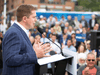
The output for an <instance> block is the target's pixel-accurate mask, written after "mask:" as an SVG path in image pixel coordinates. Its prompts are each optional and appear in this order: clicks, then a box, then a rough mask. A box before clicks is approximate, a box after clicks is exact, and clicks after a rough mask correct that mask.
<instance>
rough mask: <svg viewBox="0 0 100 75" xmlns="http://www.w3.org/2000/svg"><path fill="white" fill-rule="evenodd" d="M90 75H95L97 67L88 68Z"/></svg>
mask: <svg viewBox="0 0 100 75" xmlns="http://www.w3.org/2000/svg"><path fill="white" fill-rule="evenodd" d="M89 71H90V74H91V75H96V73H97V69H96V68H95V67H94V68H93V69H89ZM82 75H84V70H83V71H82Z"/></svg>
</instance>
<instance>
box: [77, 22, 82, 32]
mask: <svg viewBox="0 0 100 75" xmlns="http://www.w3.org/2000/svg"><path fill="white" fill-rule="evenodd" d="M82 28H83V26H82V24H81V23H80V24H79V29H78V30H79V31H80V33H82Z"/></svg>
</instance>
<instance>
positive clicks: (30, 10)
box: [2, 5, 51, 75]
mask: <svg viewBox="0 0 100 75" xmlns="http://www.w3.org/2000/svg"><path fill="white" fill-rule="evenodd" d="M36 21H37V19H36V11H35V8H34V7H33V6H32V5H20V6H19V7H18V9H17V22H16V23H14V24H13V25H12V26H11V27H10V28H9V29H8V31H7V32H6V33H5V36H4V38H3V41H2V51H3V52H2V53H3V54H2V56H3V71H2V75H35V74H34V73H35V64H38V62H37V58H42V57H46V56H48V55H45V53H48V52H49V51H51V49H50V48H51V47H50V46H49V45H48V44H43V45H41V44H42V43H38V45H37V44H36V43H34V47H32V44H31V42H30V40H29V36H28V32H27V31H28V30H29V29H31V28H33V27H34V24H35V22H36Z"/></svg>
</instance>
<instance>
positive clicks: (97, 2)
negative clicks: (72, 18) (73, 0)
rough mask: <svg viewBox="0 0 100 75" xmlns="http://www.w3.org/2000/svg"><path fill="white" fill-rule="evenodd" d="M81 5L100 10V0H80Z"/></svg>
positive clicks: (92, 9)
mask: <svg viewBox="0 0 100 75" xmlns="http://www.w3.org/2000/svg"><path fill="white" fill-rule="evenodd" d="M78 3H79V6H83V8H86V9H88V10H91V11H100V0H78Z"/></svg>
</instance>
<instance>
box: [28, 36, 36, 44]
mask: <svg viewBox="0 0 100 75" xmlns="http://www.w3.org/2000/svg"><path fill="white" fill-rule="evenodd" d="M29 39H30V41H31V44H32V46H33V44H34V42H35V39H34V37H33V36H30V37H29Z"/></svg>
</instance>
